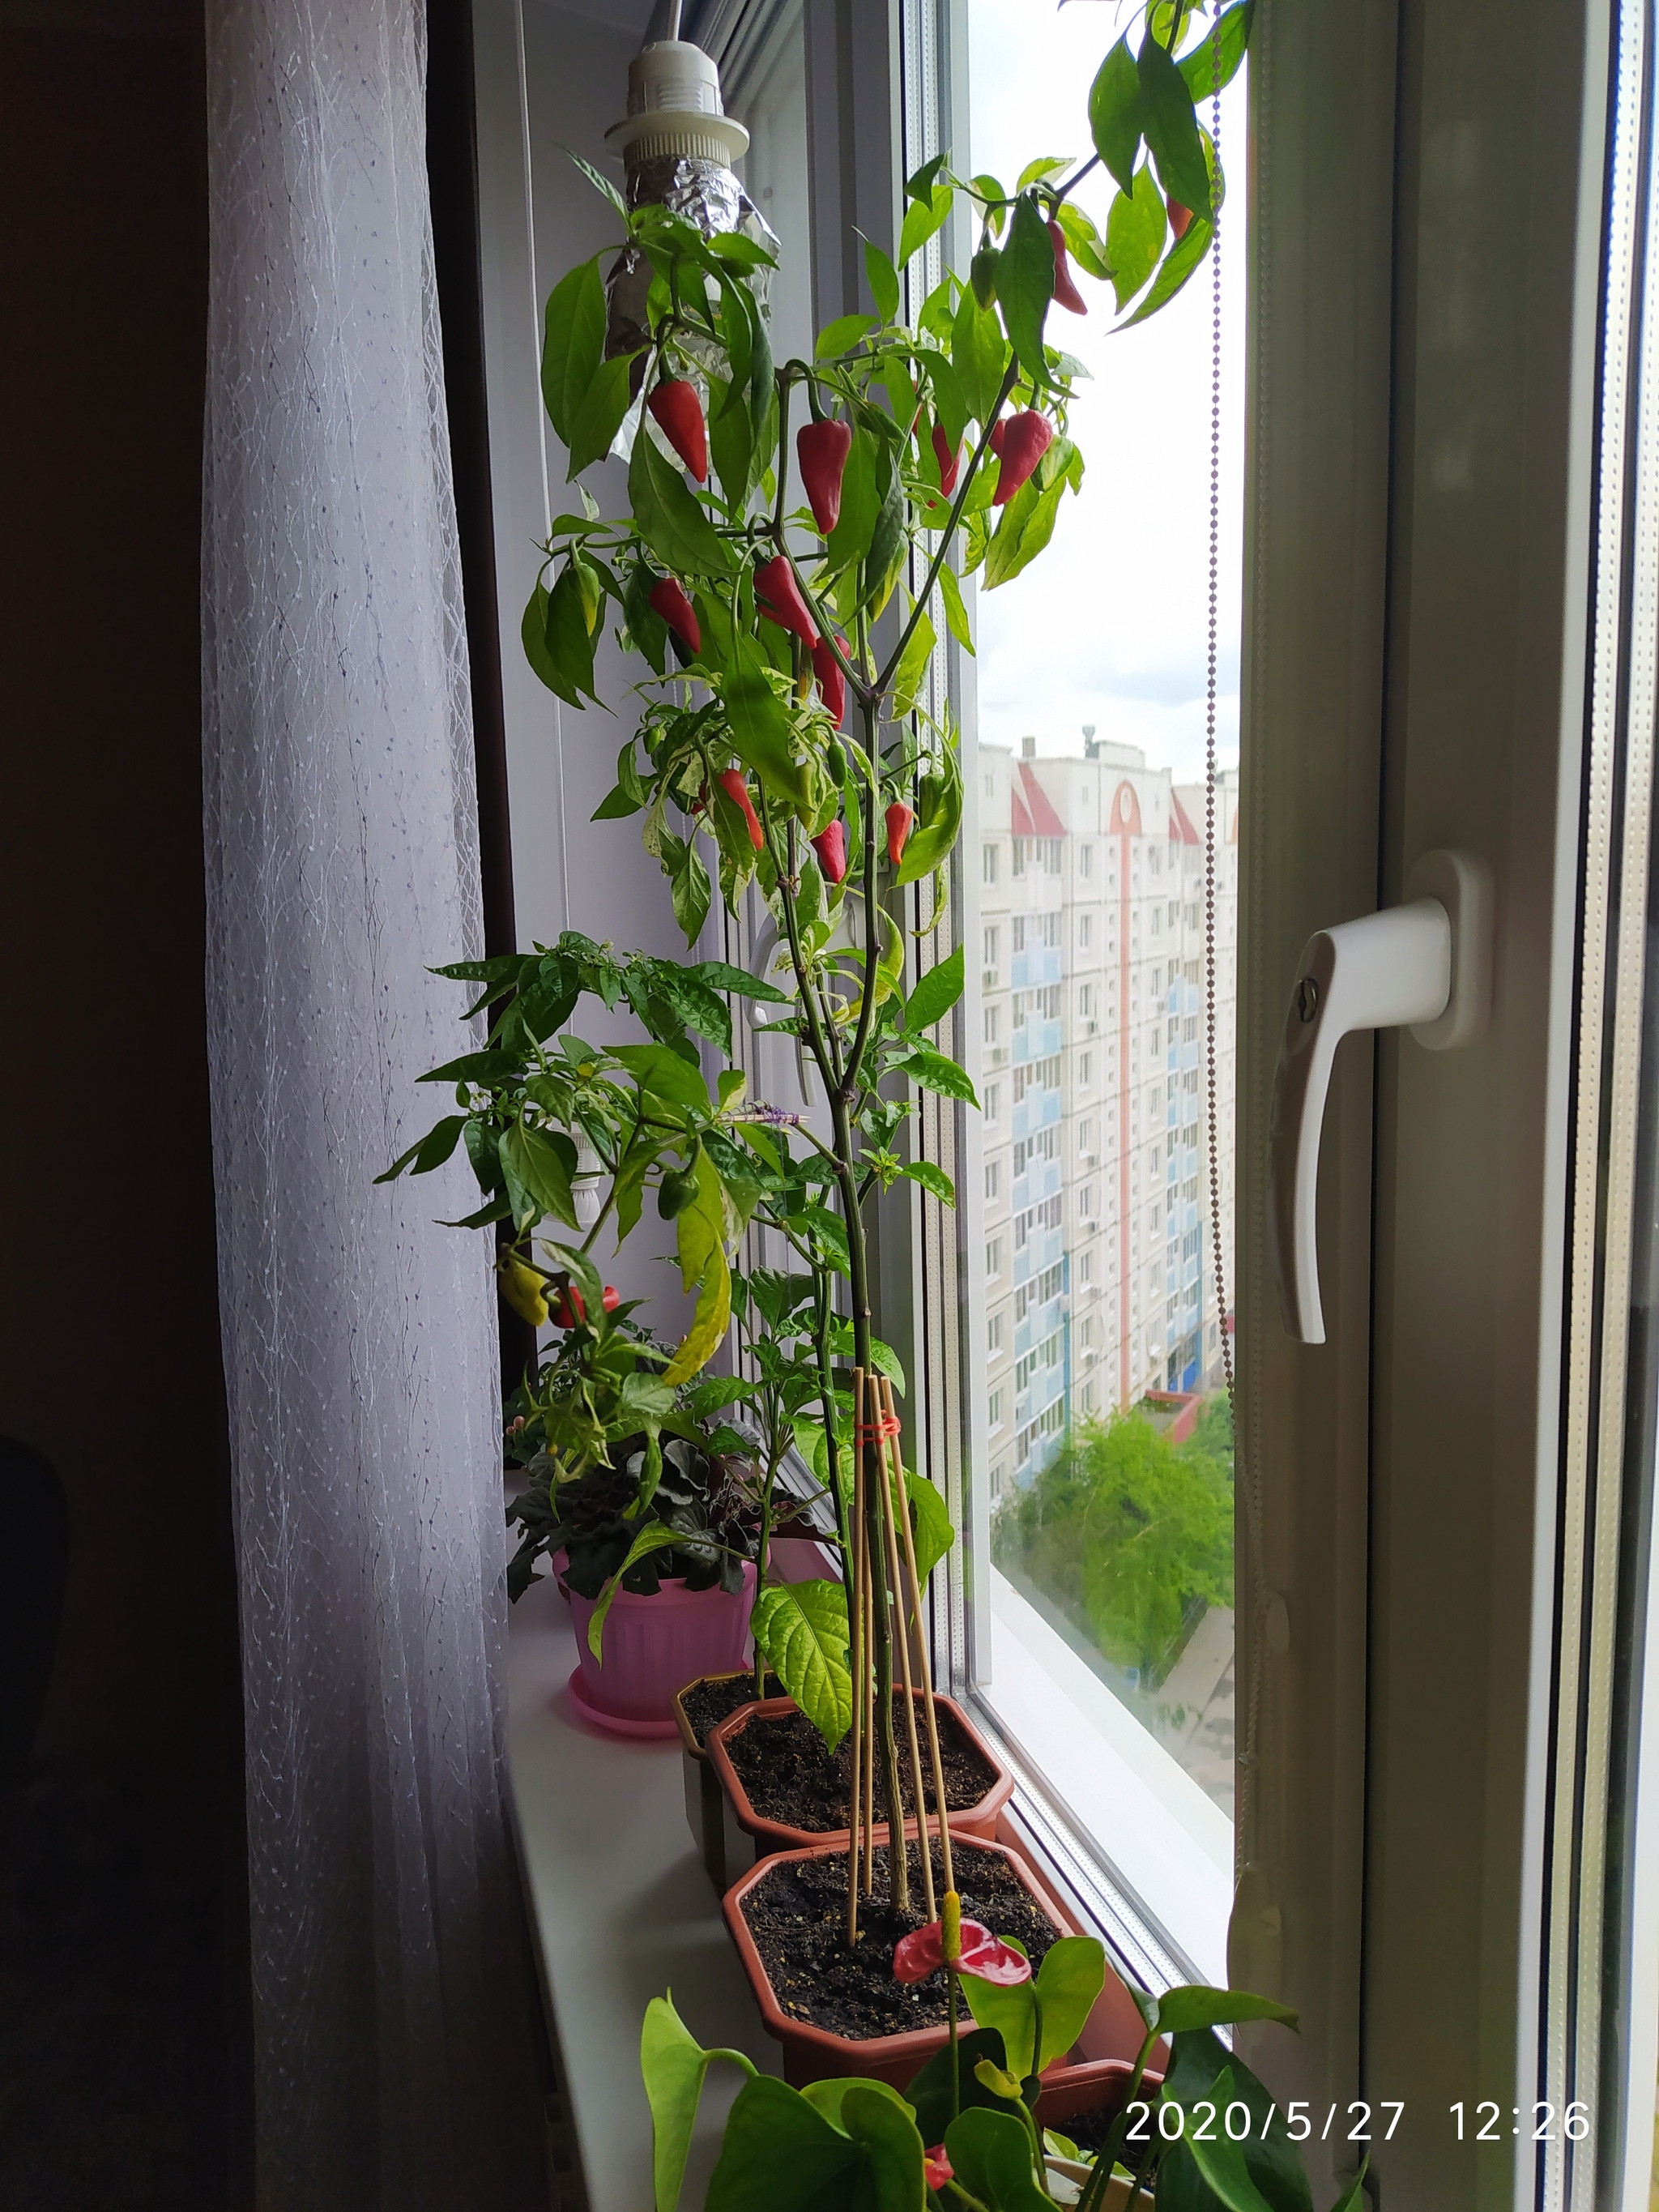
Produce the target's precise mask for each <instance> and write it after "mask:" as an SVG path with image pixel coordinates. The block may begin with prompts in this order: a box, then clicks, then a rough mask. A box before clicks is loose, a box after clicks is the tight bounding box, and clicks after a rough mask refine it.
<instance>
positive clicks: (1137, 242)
mask: <svg viewBox="0 0 1659 2212" xmlns="http://www.w3.org/2000/svg"><path fill="white" fill-rule="evenodd" d="M1133 185H1134V191H1133V197H1130V196H1129V195H1127V194H1126V193H1123V192H1119V193H1118V194H1117V196H1116V197H1115V199H1114V200H1113V202H1112V205H1111V211H1110V213H1109V215H1108V216H1107V218H1106V258H1107V260H1108V262H1109V264H1110V265H1111V270H1112V289H1113V291H1114V292H1115V294H1116V295H1117V304H1118V309H1119V312H1120V313H1121V311H1122V310H1123V309H1124V308H1125V307H1127V306H1128V304H1129V302H1130V301H1131V300H1133V298H1134V296H1135V294H1136V293H1137V292H1139V290H1140V289H1141V287H1142V286H1143V285H1144V284H1145V283H1146V279H1147V278H1148V277H1149V276H1151V275H1152V271H1153V270H1154V269H1156V268H1157V266H1158V255H1159V254H1160V253H1162V252H1163V251H1164V239H1165V237H1166V236H1167V235H1168V233H1169V228H1170V219H1169V217H1168V216H1167V215H1166V214H1165V213H1164V195H1163V194H1162V192H1160V191H1159V190H1158V180H1157V179H1156V178H1155V177H1154V176H1153V174H1152V163H1151V162H1150V161H1147V162H1143V163H1142V165H1141V167H1139V169H1137V170H1136V172H1135V174H1134V178H1133ZM1189 235H1190V234H1189Z"/></svg>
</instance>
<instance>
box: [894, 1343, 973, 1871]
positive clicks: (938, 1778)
mask: <svg viewBox="0 0 1659 2212" xmlns="http://www.w3.org/2000/svg"><path fill="white" fill-rule="evenodd" d="M881 1398H882V1407H883V1410H884V1412H885V1413H889V1414H890V1413H892V1411H893V1386H892V1384H891V1383H890V1382H889V1381H888V1380H887V1378H886V1376H883V1377H882V1380H881ZM903 1476H904V1469H903V1466H902V1464H901V1466H900V1468H899V1480H900V1495H901V1496H902V1497H904V1510H903V1512H902V1513H901V1514H900V1515H899V1516H898V1519H899V1523H900V1526H901V1527H902V1528H903V1530H904V1570H905V1589H906V1591H907V1593H908V1605H909V1608H910V1614H911V1618H912V1619H913V1620H915V1624H916V1651H917V1654H918V1656H919V1657H920V1659H921V1688H922V1710H923V1711H924V1712H925V1713H926V1715H927V1748H928V1751H929V1753H931V1754H932V1758H933V1796H934V1798H935V1800H936V1802H937V1803H938V1806H939V1857H940V1858H941V1859H942V1860H943V1862H944V1867H945V1888H946V1889H947V1890H951V1891H954V1890H955V1888H956V1886H957V1881H956V1871H955V1869H954V1868H953V1866H952V1865H951V1821H950V1816H949V1814H947V1813H946V1811H945V1761H944V1760H943V1759H941V1758H940V1756H939V1715H938V1714H937V1713H936V1712H935V1711H934V1710H933V1660H932V1658H931V1657H930V1656H929V1654H928V1650H927V1632H926V1631H925V1630H924V1628H923V1626H922V1620H921V1583H920V1582H919V1581H918V1580H917V1577H916V1545H915V1537H914V1536H913V1535H912V1534H911V1532H910V1501H909V1498H908V1496H905V1493H904V1490H903Z"/></svg>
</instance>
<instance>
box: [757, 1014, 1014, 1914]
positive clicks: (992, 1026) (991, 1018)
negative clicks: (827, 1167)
mask: <svg viewBox="0 0 1659 2212" xmlns="http://www.w3.org/2000/svg"><path fill="white" fill-rule="evenodd" d="M791 972H792V973H793V970H792V971H791ZM1014 1006H1015V1013H1014V1027H1015V1028H1016V1029H1018V1027H1019V1019H1020V1018H1019V1013H1018V1006H1019V1001H1018V999H1016V1000H1015V1001H1014ZM1001 1027H1002V1009H1001V1007H1000V1006H987V1007H986V1009H985V1042H986V1043H987V1044H994V1043H995V1042H996V1041H997V1037H998V1036H999V1034H1000V1030H1001ZM831 1065H832V1066H833V1065H834V1063H833V1062H832V1063H831ZM848 1910H849V1911H850V1910H851V1908H850V1906H849V1907H848Z"/></svg>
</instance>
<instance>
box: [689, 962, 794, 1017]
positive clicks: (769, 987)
mask: <svg viewBox="0 0 1659 2212" xmlns="http://www.w3.org/2000/svg"><path fill="white" fill-rule="evenodd" d="M686 973H687V974H688V975H695V976H696V977H697V978H698V980H699V981H702V982H704V983H707V984H708V987H709V988H710V989H711V990H714V991H732V992H735V993H736V994H737V995H738V997H739V998H743V999H767V1000H775V1001H776V1002H777V1003H778V1004H779V1005H781V1006H783V1005H787V1003H788V1000H789V994H788V993H787V991H781V990H779V988H778V987H777V985H776V984H775V983H768V982H764V981H762V979H761V978H760V977H759V976H758V975H750V973H749V970H748V969H746V968H733V967H731V966H729V965H728V964H727V963H726V962H725V961H724V960H700V961H699V962H698V963H697V964H696V967H695V968H691V969H687V970H686Z"/></svg>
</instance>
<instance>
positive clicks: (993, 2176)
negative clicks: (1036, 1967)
mask: <svg viewBox="0 0 1659 2212" xmlns="http://www.w3.org/2000/svg"><path fill="white" fill-rule="evenodd" d="M966 1979H967V1977H966V1975H964V1976H963V1980H964V1981H966ZM945 2151H946V2153H947V2154H948V2155H949V2157H950V2160H951V2170H952V2171H953V2172H954V2173H955V2175H956V2178H957V2180H958V2181H959V2182H960V2183H961V2184H962V2185H963V2188H964V2189H965V2190H966V2191H968V2193H969V2196H970V2197H977V2198H978V2199H979V2202H980V2203H981V2204H982V2205H983V2206H984V2207H985V2212H1050V2199H1049V2197H1048V2193H1047V2191H1044V2190H1042V2189H1040V2188H1039V2187H1038V2186H1037V2182H1036V2175H1035V2173H1034V2172H1032V2167H1031V2138H1030V2135H1029V2134H1028V2133H1027V2131H1026V2128H1025V2124H1024V2121H1023V2120H1017V2119H1015V2118H1014V2117H1013V2116H1012V2113H1010V2112H1006V2111H993V2110H991V2109H989V2108H988V2107H986V2106H975V2107H974V2108H972V2109H970V2110H969V2111H968V2112H963V2115H962V2117H961V2118H959V2119H955V2120H952V2121H951V2124H950V2126H949V2127H948V2128H947V2129H946V2130H945Z"/></svg>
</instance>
